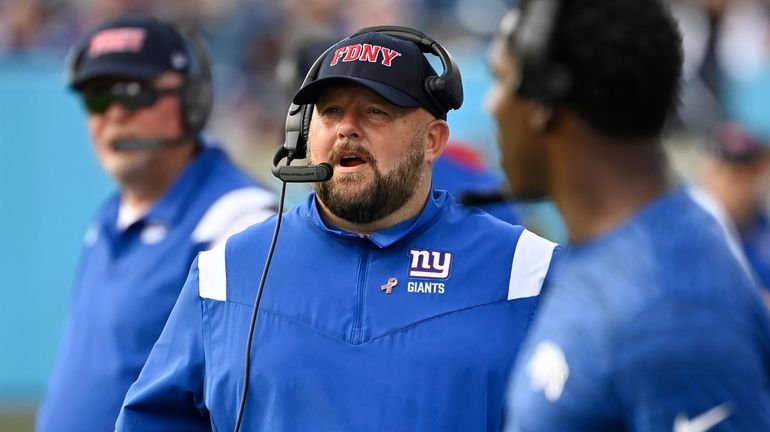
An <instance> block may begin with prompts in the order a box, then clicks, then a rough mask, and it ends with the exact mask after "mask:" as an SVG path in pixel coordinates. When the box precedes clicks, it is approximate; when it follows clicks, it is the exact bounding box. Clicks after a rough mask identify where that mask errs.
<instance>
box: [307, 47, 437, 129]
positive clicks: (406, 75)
mask: <svg viewBox="0 0 770 432" xmlns="http://www.w3.org/2000/svg"><path fill="white" fill-rule="evenodd" d="M322 61H323V63H321V67H320V69H319V70H318V74H317V77H316V79H315V80H313V81H312V82H310V83H308V84H307V85H306V86H304V87H302V88H301V89H299V91H298V92H297V93H296V94H295V95H294V99H293V102H294V103H295V104H297V105H303V104H313V103H315V102H316V101H317V100H318V96H319V95H320V94H321V92H322V91H323V90H325V89H326V88H327V87H329V86H330V85H333V84H338V83H341V82H352V83H355V84H359V85H362V86H364V87H366V88H367V89H369V90H371V91H373V92H375V93H377V94H378V95H380V96H382V97H383V98H384V99H385V100H387V101H389V102H390V103H392V104H394V105H398V106H402V107H414V108H417V107H423V108H425V109H427V110H428V111H430V112H431V114H433V115H434V116H436V117H438V118H441V119H446V111H445V110H443V109H441V108H439V107H438V106H436V104H435V103H434V102H433V98H432V97H431V95H430V94H428V92H427V90H426V89H425V80H426V79H427V78H428V77H430V76H437V75H438V74H437V73H436V71H435V70H434V69H433V67H432V66H431V65H430V62H428V59H427V58H426V57H425V55H424V54H423V52H422V51H421V50H420V48H419V47H418V46H417V45H416V44H414V43H413V42H410V41H407V40H403V39H399V38H397V37H394V36H389V35H386V34H383V33H378V32H370V33H363V34H360V35H358V36H354V37H351V38H347V39H344V40H342V41H340V42H337V44H336V45H334V46H333V47H332V48H331V49H329V50H328V51H327V54H326V56H325V57H324V59H323V60H322Z"/></svg>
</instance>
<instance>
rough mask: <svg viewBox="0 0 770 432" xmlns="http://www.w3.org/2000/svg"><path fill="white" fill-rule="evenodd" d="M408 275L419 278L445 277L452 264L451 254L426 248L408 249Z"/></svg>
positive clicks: (447, 275)
mask: <svg viewBox="0 0 770 432" xmlns="http://www.w3.org/2000/svg"><path fill="white" fill-rule="evenodd" d="M409 255H410V258H411V259H410V262H409V276H410V277H419V278H432V279H446V278H447V277H449V267H450V265H451V264H452V254H451V253H449V252H436V251H428V250H414V249H410V250H409Z"/></svg>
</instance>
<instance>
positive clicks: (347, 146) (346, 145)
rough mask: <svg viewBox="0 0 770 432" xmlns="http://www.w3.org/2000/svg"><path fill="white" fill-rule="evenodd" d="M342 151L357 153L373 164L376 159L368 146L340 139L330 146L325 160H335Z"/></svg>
mask: <svg viewBox="0 0 770 432" xmlns="http://www.w3.org/2000/svg"><path fill="white" fill-rule="evenodd" d="M342 153H358V154H360V155H361V156H363V157H364V158H366V160H367V161H369V163H370V164H372V165H375V164H376V163H377V159H376V158H375V157H374V154H373V153H372V152H370V151H369V149H368V148H366V147H364V146H362V145H361V144H359V143H357V142H353V141H350V140H346V141H342V142H340V143H338V144H335V145H334V147H332V149H331V151H330V152H329V160H327V162H330V163H331V161H334V160H336V159H337V157H338V156H339V155H340V154H342Z"/></svg>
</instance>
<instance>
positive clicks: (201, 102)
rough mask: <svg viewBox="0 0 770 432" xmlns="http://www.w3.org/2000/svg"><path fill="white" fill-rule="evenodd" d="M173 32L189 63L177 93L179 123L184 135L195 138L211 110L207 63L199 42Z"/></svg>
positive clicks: (211, 84) (188, 34) (207, 58)
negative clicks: (182, 46) (179, 102)
mask: <svg viewBox="0 0 770 432" xmlns="http://www.w3.org/2000/svg"><path fill="white" fill-rule="evenodd" d="M175 30H176V31H177V32H179V34H180V35H181V36H182V40H184V41H185V49H186V50H187V53H186V55H187V58H188V59H189V62H190V65H189V66H188V69H187V73H186V74H185V78H184V85H183V87H182V93H181V105H182V119H183V121H184V125H185V132H186V135H187V136H192V137H195V136H197V135H198V133H200V131H201V130H203V128H204V127H205V126H206V122H208V119H209V116H210V115H211V111H212V108H213V106H214V89H213V79H212V73H211V62H210V60H209V57H208V54H207V53H206V49H205V47H204V46H203V41H201V40H200V39H199V38H198V37H197V36H195V35H194V34H192V33H190V32H185V31H182V30H181V29H179V28H176V27H175Z"/></svg>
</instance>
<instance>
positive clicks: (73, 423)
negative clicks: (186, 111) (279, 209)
mask: <svg viewBox="0 0 770 432" xmlns="http://www.w3.org/2000/svg"><path fill="white" fill-rule="evenodd" d="M273 207H274V196H273V194H272V193H269V192H267V191H266V190H264V189H262V188H259V187H257V186H256V185H255V183H254V182H253V181H252V180H251V179H250V178H248V177H247V176H246V175H245V174H244V173H243V172H242V171H240V170H239V169H237V168H236V167H235V166H234V165H233V164H232V163H231V162H230V161H229V159H228V158H227V157H226V156H225V154H224V153H223V152H222V151H221V150H219V149H216V148H213V147H206V148H204V149H203V150H202V152H201V153H200V154H199V155H198V156H197V158H196V159H195V160H194V161H192V162H191V163H190V164H189V165H188V167H187V168H186V169H185V170H184V172H183V173H182V174H181V176H180V177H179V178H178V179H177V180H176V182H175V183H174V184H173V185H172V186H171V188H170V189H169V190H168V191H167V192H166V193H165V194H164V196H163V197H162V198H161V199H160V200H159V201H157V202H156V203H155V204H154V205H153V206H152V208H151V209H150V210H149V212H148V213H147V214H146V215H144V216H143V217H141V218H140V219H139V220H136V221H134V222H133V223H131V224H130V225H128V226H126V227H123V228H118V225H117V220H118V212H119V197H118V196H114V197H113V198H112V199H111V200H109V201H108V202H107V203H106V205H105V206H104V207H103V208H102V209H101V210H100V212H99V214H98V216H97V218H96V221H95V222H94V224H93V225H92V227H91V229H90V230H89V233H88V234H87V236H86V247H85V250H84V252H83V256H82V259H81V265H80V269H79V273H78V275H77V279H76V282H75V287H74V291H73V294H74V298H73V303H72V306H71V309H70V311H69V317H68V320H67V323H66V327H65V329H64V335H63V339H62V342H61V347H60V350H59V355H58V360H57V363H56V366H55V369H54V371H53V375H52V376H51V378H50V381H49V384H48V390H47V394H46V396H45V399H44V403H43V405H42V407H41V409H40V410H39V412H38V419H37V420H38V424H37V427H38V430H40V431H108V430H112V429H113V428H114V425H115V420H116V419H117V416H118V412H119V410H120V405H121V403H122V402H123V398H124V396H125V393H126V391H127V390H128V388H129V386H130V385H131V383H133V382H134V381H135V380H136V377H137V376H138V375H139V372H140V370H141V368H142V365H144V362H145V360H146V359H147V356H148V355H149V353H150V350H151V349H152V346H153V344H154V343H155V341H156V340H157V338H158V336H159V335H160V332H161V330H162V329H163V326H164V324H165V322H166V319H167V318H168V314H169V313H170V312H171V309H172V307H173V305H174V303H175V301H176V299H177V297H178V296H179V292H180V290H181V288H182V285H183V284H184V280H185V277H186V276H187V271H188V270H189V268H190V263H191V262H192V261H193V259H194V258H195V256H196V254H197V253H198V252H199V251H201V250H204V249H206V248H208V247H209V246H210V245H211V244H212V243H213V242H215V241H217V240H218V239H219V238H221V237H223V236H225V235H227V233H228V232H230V231H238V230H240V229H243V228H245V227H246V226H248V225H250V224H251V223H254V222H257V221H259V220H262V219H264V218H265V217H267V216H269V215H270V214H272V213H274V211H273V210H272V208H273Z"/></svg>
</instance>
